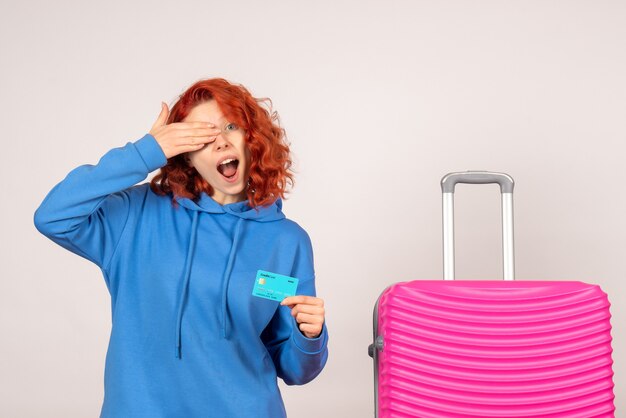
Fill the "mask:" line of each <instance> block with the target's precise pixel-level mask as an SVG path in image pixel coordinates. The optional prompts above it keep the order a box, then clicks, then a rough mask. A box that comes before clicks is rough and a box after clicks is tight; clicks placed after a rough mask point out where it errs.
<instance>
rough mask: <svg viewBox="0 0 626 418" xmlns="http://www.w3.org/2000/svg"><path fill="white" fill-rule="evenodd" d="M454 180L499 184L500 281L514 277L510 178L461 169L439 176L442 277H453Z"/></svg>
mask: <svg viewBox="0 0 626 418" xmlns="http://www.w3.org/2000/svg"><path fill="white" fill-rule="evenodd" d="M457 183H469V184H491V183H498V184H499V185H500V193H501V195H502V255H503V259H504V262H503V266H504V280H514V279H515V260H514V254H513V186H514V182H513V178H512V177H511V176H509V175H508V174H505V173H494V172H490V171H465V172H457V173H448V174H446V175H445V176H443V178H442V179H441V190H442V192H443V276H444V277H443V278H444V280H454V188H455V186H456V184H457Z"/></svg>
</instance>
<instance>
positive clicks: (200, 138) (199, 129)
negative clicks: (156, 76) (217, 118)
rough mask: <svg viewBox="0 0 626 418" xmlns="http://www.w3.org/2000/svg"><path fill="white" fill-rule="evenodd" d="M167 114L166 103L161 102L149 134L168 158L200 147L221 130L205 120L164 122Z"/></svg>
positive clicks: (211, 139) (209, 141)
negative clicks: (159, 111)
mask: <svg viewBox="0 0 626 418" xmlns="http://www.w3.org/2000/svg"><path fill="white" fill-rule="evenodd" d="M169 114H170V111H169V109H168V107H167V104H165V103H164V102H161V113H160V114H159V117H158V118H157V120H156V122H154V125H152V129H150V135H152V136H153V137H154V138H155V139H156V141H157V142H158V144H159V145H160V146H161V149H162V150H163V153H164V154H165V156H166V157H167V158H168V159H169V158H172V157H174V156H175V155H178V154H182V153H185V152H192V151H197V150H199V149H201V148H202V147H203V146H205V145H206V144H210V143H211V142H213V141H215V138H216V137H217V135H218V134H219V133H220V132H221V130H220V129H219V128H217V127H216V126H215V125H214V124H212V123H207V122H174V123H170V124H166V122H167V117H168V116H169Z"/></svg>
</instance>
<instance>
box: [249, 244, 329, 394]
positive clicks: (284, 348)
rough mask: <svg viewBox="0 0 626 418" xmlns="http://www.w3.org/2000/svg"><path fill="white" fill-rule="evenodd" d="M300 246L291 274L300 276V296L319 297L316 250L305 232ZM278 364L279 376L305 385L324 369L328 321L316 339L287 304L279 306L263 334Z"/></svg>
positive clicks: (286, 380)
mask: <svg viewBox="0 0 626 418" xmlns="http://www.w3.org/2000/svg"><path fill="white" fill-rule="evenodd" d="M304 235H305V238H306V239H305V242H304V244H303V245H302V246H301V247H300V248H299V251H298V256H297V260H296V263H295V265H294V270H295V271H294V272H293V273H292V277H297V278H298V279H299V281H298V290H297V293H298V295H306V296H316V292H315V275H314V272H313V252H312V248H311V242H310V240H309V237H308V235H307V234H306V233H304ZM261 339H262V340H263V343H264V344H265V346H266V347H267V350H268V351H269V353H270V355H271V357H272V359H273V361H274V365H275V366H276V372H277V374H278V377H280V378H281V379H283V381H284V382H285V383H286V384H287V385H303V384H305V383H308V382H310V381H311V380H313V379H314V378H315V377H317V375H318V374H320V372H321V371H322V369H323V368H324V366H325V365H326V360H327V359H328V330H327V328H326V321H325V322H324V325H323V326H322V332H321V333H320V335H319V336H318V337H316V338H307V337H306V336H305V335H304V334H303V333H302V331H300V328H298V323H297V322H296V319H295V318H294V317H293V316H291V309H289V307H288V306H279V307H278V309H277V310H276V313H275V314H274V317H273V318H272V320H271V321H270V323H269V325H268V326H267V327H266V328H265V330H264V331H263V334H262V335H261Z"/></svg>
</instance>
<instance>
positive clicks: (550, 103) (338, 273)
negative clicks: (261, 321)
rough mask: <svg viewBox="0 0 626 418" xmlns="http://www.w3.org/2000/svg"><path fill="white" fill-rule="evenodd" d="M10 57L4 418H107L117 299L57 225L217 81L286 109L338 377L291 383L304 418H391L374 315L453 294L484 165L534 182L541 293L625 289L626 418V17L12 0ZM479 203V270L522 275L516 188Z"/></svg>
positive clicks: (546, 5)
mask: <svg viewBox="0 0 626 418" xmlns="http://www.w3.org/2000/svg"><path fill="white" fill-rule="evenodd" d="M0 45H1V48H2V49H1V52H2V66H0V74H1V75H2V77H0V91H1V92H2V93H1V94H2V101H1V103H0V122H1V126H2V127H1V130H2V139H1V141H2V149H3V152H2V153H1V155H2V157H1V158H2V164H1V165H0V170H1V172H0V174H1V178H2V180H3V189H4V194H3V196H4V197H3V198H2V205H1V206H0V210H1V216H0V222H2V225H1V227H2V241H1V243H2V248H1V250H2V251H1V257H2V263H0V276H1V281H0V321H1V322H0V323H1V326H2V328H1V331H0V335H1V337H0V338H1V344H0V368H1V371H0V397H1V399H0V416H2V417H41V416H54V417H93V416H97V415H98V413H99V411H100V406H101V402H102V396H103V368H104V358H105V352H106V346H107V343H108V337H109V331H110V311H109V308H110V306H109V296H108V293H107V290H106V287H105V284H104V281H103V279H102V276H101V273H100V271H99V269H98V268H97V267H96V266H95V265H93V264H91V263H89V262H88V261H87V260H84V259H82V258H80V257H78V256H76V255H74V254H71V253H70V252H68V251H66V250H64V249H63V248H61V247H58V246H56V245H55V244H53V243H52V242H51V241H49V240H48V239H47V238H45V237H44V236H42V235H40V234H39V233H38V232H37V230H36V229H35V227H34V225H33V213H34V210H35V209H36V207H37V206H38V205H39V204H40V203H41V201H42V199H43V197H44V196H45V194H46V193H47V192H48V191H49V190H50V189H51V188H52V187H53V186H54V185H55V184H56V183H57V182H59V181H60V180H61V179H62V178H63V177H64V176H65V175H66V174H67V173H68V172H69V171H70V170H71V169H72V168H74V167H76V166H78V165H80V164H85V163H90V164H95V163H96V162H97V161H98V159H99V158H100V157H101V156H102V155H103V154H104V153H105V152H106V151H107V150H109V149H111V148H113V147H118V146H122V145H124V144H125V143H126V142H127V141H130V140H136V139H139V138H140V137H141V136H143V134H144V133H146V132H148V130H149V129H150V127H151V125H152V123H153V122H154V120H155V119H156V117H157V115H158V113H159V111H160V104H159V103H160V101H161V100H163V101H165V102H167V103H169V104H170V105H171V104H172V103H173V102H174V100H175V99H176V97H177V96H178V94H180V93H181V92H182V91H183V90H184V89H185V88H186V87H188V86H189V85H190V84H191V83H193V82H195V81H196V80H198V79H200V78H206V77H215V76H221V77H225V78H227V79H229V80H231V81H233V82H237V83H242V84H244V85H245V86H247V87H248V88H249V89H250V90H251V92H252V93H253V94H254V95H255V96H269V97H271V98H272V100H273V102H274V107H275V109H276V110H277V111H278V112H279V114H280V116H281V120H282V124H283V126H284V127H285V128H286V130H287V133H288V136H289V139H290V141H291V142H292V149H293V152H294V155H295V158H296V162H297V170H298V176H297V179H296V180H297V184H296V188H295V189H294V192H293V193H292V194H291V197H290V198H289V199H288V200H287V201H286V202H285V208H284V209H285V212H286V214H287V216H289V217H291V218H292V219H294V220H296V221H297V222H299V223H300V224H301V225H302V226H304V227H305V228H306V229H307V230H308V232H309V234H310V235H311V238H312V240H313V244H314V249H315V254H316V269H317V277H318V278H317V288H318V295H319V296H320V297H322V298H324V299H325V301H326V306H327V315H328V316H327V323H328V326H329V331H330V338H331V339H330V344H329V350H330V357H329V361H328V363H327V366H326V368H325V370H324V371H323V372H322V374H321V375H320V376H319V377H318V378H317V379H316V380H314V381H313V382H311V383H310V384H308V385H306V386H301V387H287V386H286V385H284V384H282V382H281V389H282V391H283V396H284V399H285V402H286V406H287V411H288V413H289V416H290V417H294V418H313V417H319V416H330V417H368V416H373V405H374V404H373V399H374V396H373V395H374V393H373V369H372V361H371V359H370V358H369V357H368V355H367V346H368V344H369V343H370V342H371V338H372V309H373V307H374V304H375V302H376V299H377V297H378V295H379V294H380V292H381V291H382V290H383V289H384V288H385V287H386V286H388V285H389V284H391V283H393V282H397V281H404V280H413V279H437V278H440V277H442V255H441V212H440V211H441V200H440V187H439V180H440V178H441V177H442V176H443V175H444V174H446V173H447V172H450V171H462V170H467V169H484V170H492V171H503V172H506V173H509V174H510V175H512V176H513V178H514V179H515V180H516V189H515V228H516V230H515V231H516V267H517V269H516V273H517V278H518V279H519V280H524V279H529V280H553V279H554V280H582V281H587V282H591V283H597V284H599V285H600V286H601V287H602V289H603V290H604V291H606V292H607V293H608V294H609V299H610V301H611V302H612V314H613V320H612V322H613V337H614V341H613V348H614V361H615V365H614V370H615V378H614V380H615V384H616V386H615V394H616V397H617V399H616V406H617V408H618V414H617V416H624V415H623V414H625V412H624V409H625V407H626V404H625V403H624V402H625V398H624V394H626V374H625V373H626V360H625V358H624V355H623V353H624V352H625V350H626V321H625V320H624V318H626V277H625V276H626V274H625V273H626V271H625V267H624V257H625V256H626V240H625V239H624V237H625V235H626V221H625V220H624V215H625V213H626V197H625V194H624V193H623V190H624V187H625V185H624V180H626V174H625V172H624V166H625V164H624V160H625V155H626V145H625V136H626V135H625V134H626V123H625V121H624V119H625V115H626V112H625V111H626V77H625V74H626V2H624V1H617V0H616V1H608V0H599V1H598V0H588V1H552V0H541V1H508V0H506V1H471V2H470V1H460V0H459V1H451V0H444V1H434V0H430V1H364V0H360V1H357V0H351V1H337V0H334V1H326V0H324V1H316V2H289V1H282V2H279V1H263V2H256V1H248V2H240V1H228V2H215V1H187V2H149V1H136V2H121V1H120V2H115V1H113V2H111V1H109V2H81V1H64V0H60V1H56V2H44V1H34V2H23V3H18V2H8V1H7V2H3V3H2V4H1V5H0ZM155 173H156V172H155ZM155 173H153V174H152V175H154V174H155ZM148 179H149V178H148ZM148 179H147V180H148ZM456 208H457V225H458V227H457V255H458V257H457V274H458V276H459V277H460V278H465V279H499V278H500V276H501V259H500V258H501V257H500V236H499V234H500V220H499V216H500V213H499V193H498V188H497V186H493V185H492V186H474V187H473V188H472V187H470V186H464V185H461V186H459V187H458V188H457V198H456Z"/></svg>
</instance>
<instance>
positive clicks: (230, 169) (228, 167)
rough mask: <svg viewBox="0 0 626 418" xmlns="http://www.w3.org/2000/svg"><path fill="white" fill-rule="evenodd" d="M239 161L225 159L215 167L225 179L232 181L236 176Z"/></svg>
mask: <svg viewBox="0 0 626 418" xmlns="http://www.w3.org/2000/svg"><path fill="white" fill-rule="evenodd" d="M238 166H239V160H237V159H236V158H227V159H225V160H224V161H222V162H221V163H219V164H218V165H217V171H219V172H220V174H221V175H222V176H224V177H226V178H227V179H232V178H233V177H234V176H235V174H237V167H238Z"/></svg>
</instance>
